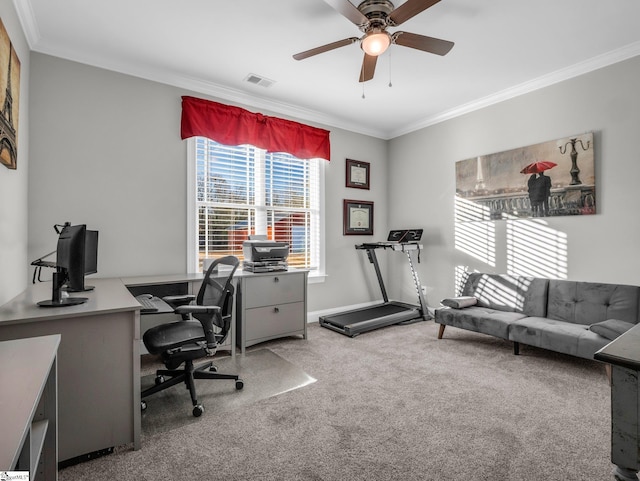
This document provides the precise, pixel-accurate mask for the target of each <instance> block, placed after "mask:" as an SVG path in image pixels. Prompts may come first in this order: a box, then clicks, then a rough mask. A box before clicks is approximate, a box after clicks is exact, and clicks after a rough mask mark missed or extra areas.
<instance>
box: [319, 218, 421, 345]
mask: <svg viewBox="0 0 640 481" xmlns="http://www.w3.org/2000/svg"><path fill="white" fill-rule="evenodd" d="M421 237H422V229H410V230H392V231H391V232H389V236H388V237H387V242H374V243H364V244H359V245H356V246H355V247H356V249H357V250H366V251H367V257H368V258H369V262H371V263H372V264H373V267H374V268H375V271H376V276H377V277H378V283H379V284H380V290H381V291H382V299H383V302H382V303H381V304H376V305H373V306H368V307H363V308H360V309H352V310H349V311H344V312H339V313H336V314H330V315H327V316H321V317H320V318H319V322H320V325H321V326H322V327H326V328H327V329H331V330H333V331H336V332H339V333H340V334H344V335H345V336H349V337H355V336H357V335H358V334H360V333H363V332H367V331H372V330H374V329H378V328H381V327H386V326H390V325H393V324H400V323H402V324H408V323H411V322H417V321H420V320H424V321H426V320H428V319H430V318H431V317H430V315H429V311H428V309H427V303H426V301H425V298H424V294H423V292H422V285H421V284H420V279H419V277H418V273H417V272H416V270H415V268H414V261H413V256H414V255H415V254H417V255H418V262H420V260H419V259H420V249H422V245H421V244H419V243H418V241H419V240H420V239H421ZM377 249H391V250H394V251H399V252H404V253H405V254H406V255H407V258H408V259H409V267H410V268H411V275H412V277H413V282H414V284H415V288H416V292H417V294H418V305H414V304H408V303H405V302H399V301H390V300H389V297H388V296H387V290H386V289H385V286H384V281H383V279H382V274H381V273H380V266H379V265H378V258H377V257H376V250H377Z"/></svg>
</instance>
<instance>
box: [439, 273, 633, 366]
mask: <svg viewBox="0 0 640 481" xmlns="http://www.w3.org/2000/svg"><path fill="white" fill-rule="evenodd" d="M442 304H443V306H444V307H442V308H440V309H436V312H435V322H437V323H439V324H440V331H439V333H438V339H442V337H443V334H444V330H445V328H446V326H453V327H457V328H460V329H468V330H471V331H476V332H480V333H484V334H489V335H491V336H495V337H500V338H502V339H506V340H509V341H513V348H514V353H515V354H518V353H519V345H520V343H522V344H527V345H531V346H536V347H540V348H544V349H549V350H552V351H557V352H561V353H565V354H570V355H572V356H578V357H582V358H586V359H593V355H594V354H595V352H596V351H598V350H599V349H601V348H602V347H604V346H606V345H607V344H608V343H609V342H611V341H612V340H613V339H615V338H616V337H618V336H619V335H620V334H622V333H624V332H626V331H627V330H628V329H630V328H631V327H633V326H634V325H635V324H637V323H638V322H639V320H640V319H639V315H640V307H639V306H640V287H636V286H628V285H619V284H599V283H593V282H575V281H566V280H557V279H544V278H536V277H524V276H508V275H501V274H483V273H467V274H465V279H463V287H462V291H461V292H460V296H459V297H455V298H449V299H443V301H442Z"/></svg>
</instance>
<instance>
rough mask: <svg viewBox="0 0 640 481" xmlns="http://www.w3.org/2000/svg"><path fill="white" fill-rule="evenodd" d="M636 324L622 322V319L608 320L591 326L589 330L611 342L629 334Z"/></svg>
mask: <svg viewBox="0 0 640 481" xmlns="http://www.w3.org/2000/svg"><path fill="white" fill-rule="evenodd" d="M633 326H635V324H632V323H630V322H626V321H621V320H620V319H607V320H606V321H601V322H596V323H595V324H591V325H590V326H589V329H590V330H591V331H592V332H595V333H596V334H598V335H600V336H602V337H604V338H607V339H609V340H611V341H613V340H614V339H616V338H617V337H619V336H620V335H622V334H624V333H625V332H627V331H628V330H629V329H631V328H632V327H633Z"/></svg>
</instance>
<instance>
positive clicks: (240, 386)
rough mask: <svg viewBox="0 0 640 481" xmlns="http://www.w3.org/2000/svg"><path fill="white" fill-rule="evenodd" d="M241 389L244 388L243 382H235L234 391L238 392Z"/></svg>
mask: <svg viewBox="0 0 640 481" xmlns="http://www.w3.org/2000/svg"><path fill="white" fill-rule="evenodd" d="M243 387H244V382H243V381H242V379H238V380H236V389H237V390H238V391H239V390H240V389H242V388H243Z"/></svg>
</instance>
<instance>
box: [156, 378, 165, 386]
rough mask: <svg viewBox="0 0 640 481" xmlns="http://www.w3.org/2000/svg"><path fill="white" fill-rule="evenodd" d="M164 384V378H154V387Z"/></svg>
mask: <svg viewBox="0 0 640 481" xmlns="http://www.w3.org/2000/svg"><path fill="white" fill-rule="evenodd" d="M163 382H164V376H156V386H159V385H160V384H162V383H163Z"/></svg>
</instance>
